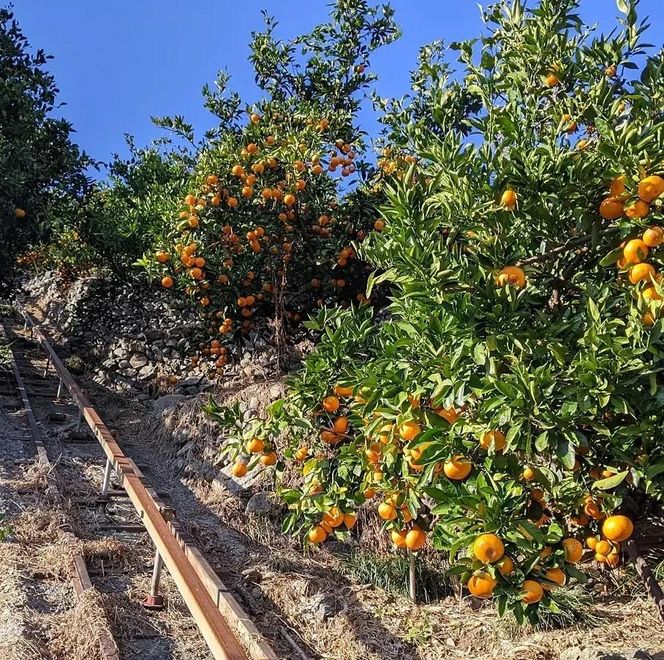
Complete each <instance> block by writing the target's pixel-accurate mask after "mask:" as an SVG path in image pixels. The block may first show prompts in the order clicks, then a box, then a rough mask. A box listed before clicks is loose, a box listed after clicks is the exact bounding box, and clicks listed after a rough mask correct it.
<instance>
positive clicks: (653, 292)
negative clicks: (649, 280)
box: [641, 286, 662, 302]
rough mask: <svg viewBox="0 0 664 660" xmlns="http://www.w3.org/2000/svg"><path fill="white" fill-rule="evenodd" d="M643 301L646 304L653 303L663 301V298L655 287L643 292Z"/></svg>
mask: <svg viewBox="0 0 664 660" xmlns="http://www.w3.org/2000/svg"><path fill="white" fill-rule="evenodd" d="M641 295H642V296H643V299H644V300H645V301H646V302H652V301H653V300H662V296H661V295H660V294H659V292H658V291H657V289H656V288H655V287H654V286H649V287H647V288H645V289H643V291H642V292H641Z"/></svg>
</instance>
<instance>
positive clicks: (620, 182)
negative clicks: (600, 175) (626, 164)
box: [609, 174, 625, 197]
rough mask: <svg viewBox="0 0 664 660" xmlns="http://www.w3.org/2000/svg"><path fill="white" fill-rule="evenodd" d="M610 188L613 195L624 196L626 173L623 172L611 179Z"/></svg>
mask: <svg viewBox="0 0 664 660" xmlns="http://www.w3.org/2000/svg"><path fill="white" fill-rule="evenodd" d="M609 190H610V191H611V195H613V197H622V196H623V195H624V194H625V175H624V174H621V175H620V176H617V177H616V178H615V179H614V180H613V181H611V185H610V186H609Z"/></svg>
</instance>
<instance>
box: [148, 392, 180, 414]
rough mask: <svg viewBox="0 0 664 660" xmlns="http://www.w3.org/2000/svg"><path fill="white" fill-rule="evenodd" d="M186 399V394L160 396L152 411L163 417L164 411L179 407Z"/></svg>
mask: <svg viewBox="0 0 664 660" xmlns="http://www.w3.org/2000/svg"><path fill="white" fill-rule="evenodd" d="M186 398H187V397H186V396H185V395H184V394H166V395H165V396H160V397H159V398H158V399H157V400H156V401H155V402H154V403H153V404H152V410H153V411H154V414H155V415H161V413H163V412H164V410H168V409H169V408H175V407H176V406H179V405H180V404H181V403H182V402H183V401H184V400H185V399H186Z"/></svg>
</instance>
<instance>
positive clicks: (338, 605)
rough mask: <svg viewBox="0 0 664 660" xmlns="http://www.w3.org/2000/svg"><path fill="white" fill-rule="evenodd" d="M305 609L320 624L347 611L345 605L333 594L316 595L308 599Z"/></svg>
mask: <svg viewBox="0 0 664 660" xmlns="http://www.w3.org/2000/svg"><path fill="white" fill-rule="evenodd" d="M306 609H307V610H308V611H310V612H311V613H312V614H313V616H314V617H315V618H316V619H317V620H318V621H321V622H324V621H327V620H328V619H330V618H332V617H333V616H336V615H337V614H341V613H342V612H345V611H346V609H347V605H346V603H344V602H343V601H342V600H341V599H340V598H338V597H337V596H335V595H334V594H329V593H328V594H316V595H315V596H313V597H312V598H310V599H309V602H308V603H307V604H306Z"/></svg>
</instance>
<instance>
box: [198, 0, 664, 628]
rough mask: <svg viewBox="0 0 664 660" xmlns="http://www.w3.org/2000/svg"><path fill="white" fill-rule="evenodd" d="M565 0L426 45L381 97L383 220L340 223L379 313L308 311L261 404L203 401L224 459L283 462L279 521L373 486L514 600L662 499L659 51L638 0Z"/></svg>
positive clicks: (430, 539)
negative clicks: (300, 336)
mask: <svg viewBox="0 0 664 660" xmlns="http://www.w3.org/2000/svg"><path fill="white" fill-rule="evenodd" d="M578 5H579V3H578V2H577V1H575V0H541V1H540V2H539V3H538V4H537V5H536V6H534V7H529V8H528V7H526V5H525V3H523V2H520V1H519V0H517V1H515V2H499V3H496V4H494V5H492V6H491V7H489V8H488V9H486V10H485V13H484V19H485V22H486V33H485V34H484V35H483V36H482V37H481V38H480V39H478V40H475V41H468V42H462V43H456V44H452V45H451V47H450V50H448V51H444V50H443V49H442V48H441V47H440V46H432V47H427V48H426V49H423V51H422V56H421V61H420V68H419V69H418V71H416V72H415V73H414V74H413V84H414V89H413V93H412V95H411V97H410V100H409V99H402V100H394V101H379V102H378V105H379V107H382V108H383V109H384V111H385V114H384V118H383V121H384V123H385V125H386V130H385V134H384V138H385V144H384V146H383V158H382V163H381V167H382V170H383V178H382V179H381V182H382V183H381V190H382V194H384V196H385V201H384V202H383V203H382V204H381V205H380V210H379V212H380V220H379V221H378V225H377V226H378V227H379V228H380V231H374V232H372V233H371V234H370V235H369V236H368V238H367V239H366V240H364V241H363V242H360V241H355V242H354V243H353V245H352V249H353V250H354V251H355V253H357V255H358V256H359V258H360V259H363V260H365V261H366V262H367V263H368V264H370V265H371V266H372V267H373V269H374V273H373V274H372V275H371V277H370V278H369V281H368V284H367V290H366V291H365V292H364V293H365V295H366V296H367V297H370V296H371V293H372V291H373V290H374V288H375V287H376V286H378V285H379V284H381V285H383V286H389V287H390V303H389V307H388V310H387V311H388V312H389V313H388V314H387V315H386V314H384V313H381V315H380V317H378V316H377V315H376V313H375V311H374V309H373V308H372V307H371V306H370V305H368V304H366V303H365V302H360V303H357V304H354V305H353V306H352V307H351V308H349V309H342V308H339V307H326V308H325V309H323V310H321V311H320V312H319V313H318V315H317V316H316V318H313V319H311V320H310V321H308V322H307V323H306V326H307V328H308V329H309V330H310V331H312V332H314V333H317V335H318V337H319V340H318V344H317V347H316V348H315V350H314V351H313V352H312V353H311V354H309V356H308V357H307V358H306V359H305V361H304V364H303V367H302V369H301V370H300V371H299V372H298V373H297V375H295V376H294V377H293V378H291V382H290V390H289V394H288V395H287V397H286V398H284V399H283V400H280V401H278V402H276V403H275V404H273V405H272V406H270V408H269V409H268V411H267V414H266V415H265V417H264V418H260V419H252V420H248V421H247V420H244V419H243V418H242V417H241V416H240V415H239V411H238V409H237V408H233V407H231V408H221V407H219V406H217V405H215V404H214V403H213V402H210V404H209V405H208V406H207V407H206V410H207V412H208V413H209V414H210V415H211V416H212V417H213V418H215V419H217V420H218V421H219V422H220V423H221V424H222V426H224V427H225V428H226V432H227V434H228V435H229V436H230V437H229V439H228V441H227V443H226V444H225V445H224V452H225V454H226V455H227V457H228V459H229V460H230V461H231V466H232V472H233V474H234V475H236V476H243V475H245V474H247V473H248V472H251V471H252V470H254V469H256V468H257V467H258V466H260V465H261V464H262V465H263V466H272V465H276V470H277V475H282V476H283V477H284V478H283V479H281V480H279V482H278V483H280V486H279V490H280V494H281V496H282V497H283V499H284V501H285V502H286V503H287V505H288V508H289V514H288V516H287V517H286V519H285V523H284V528H285V530H286V531H288V532H292V533H295V534H299V535H301V536H302V537H303V539H304V541H305V544H308V545H319V544H322V543H325V542H326V540H327V539H329V538H330V537H332V536H335V537H337V538H340V539H344V538H346V537H347V536H348V535H352V534H355V531H354V530H355V529H356V526H357V523H356V521H357V520H359V518H358V512H360V510H363V511H364V510H367V511H368V512H370V513H369V514H368V515H371V516H374V517H375V519H376V520H378V521H380V523H381V524H382V529H383V532H384V534H385V535H386V536H387V537H388V538H389V539H390V540H391V542H392V543H393V545H394V546H395V548H396V549H402V548H405V549H407V550H408V551H410V552H428V553H433V552H436V551H439V552H442V553H444V555H445V557H446V558H447V559H448V560H449V562H450V569H449V574H451V575H457V576H459V578H460V580H461V582H462V584H463V585H464V586H465V589H466V590H467V592H468V593H470V594H471V595H473V596H475V597H477V598H487V599H493V601H494V602H495V604H496V606H497V608H498V611H499V613H501V614H502V613H503V612H505V611H510V612H512V613H513V614H514V616H515V617H516V619H517V620H518V621H525V620H527V621H531V622H535V621H536V620H537V619H538V617H539V616H540V615H541V612H542V609H546V610H550V611H553V612H556V611H559V609H560V605H559V603H560V594H561V593H564V589H563V588H564V587H565V586H567V585H571V584H572V583H583V582H584V581H585V580H586V576H587V574H588V573H589V572H592V573H593V574H596V575H599V576H601V575H603V574H607V573H608V572H610V571H612V570H615V569H617V568H618V567H621V566H622V565H623V564H624V563H625V562H626V561H627V560H628V559H629V558H632V559H636V558H639V550H638V548H639V546H638V544H637V543H642V544H645V545H646V546H647V544H648V542H649V533H650V532H649V530H650V522H651V521H652V519H653V518H657V517H658V516H659V515H660V512H661V509H660V501H661V497H662V474H663V473H664V455H663V451H662V445H661V438H660V435H661V432H660V429H661V425H662V421H663V414H662V410H663V408H662V401H663V398H662V397H663V394H662V392H663V390H662V386H663V383H662V377H661V357H662V351H663V349H664V340H663V339H662V319H661V316H662V305H663V303H662V296H663V295H664V291H663V290H662V286H661V278H660V272H659V270H660V268H661V266H660V261H661V256H660V245H661V244H662V242H663V239H664V233H663V229H662V226H664V214H663V213H662V208H663V206H664V195H663V194H664V162H662V144H663V136H664V133H663V126H664V125H663V124H662V116H661V112H660V107H661V102H662V89H663V87H662V80H663V77H664V62H663V61H662V56H661V54H658V55H655V56H650V55H648V54H647V53H646V46H645V45H644V44H643V32H644V31H645V25H644V24H643V23H640V22H639V21H638V19H637V15H636V5H637V2H635V1H632V2H628V1H623V0H621V1H620V2H618V7H619V9H620V10H621V17H620V19H619V24H618V26H617V29H616V30H615V32H613V33H612V35H611V36H610V37H605V36H600V35H598V34H595V33H594V32H593V31H592V30H591V29H589V28H588V27H587V26H584V25H583V23H582V21H581V18H580V17H579V15H578V13H577V10H578ZM450 52H452V53H455V54H456V55H455V57H456V60H457V64H456V70H454V69H453V67H452V65H451V64H449V63H448V62H447V57H448V54H449V53H450ZM453 74H454V75H453ZM261 120H262V119H261ZM258 126H260V120H259V123H258ZM314 128H317V127H314ZM252 130H255V129H252ZM273 131H274V128H273V127H272V125H270V126H269V130H268V135H269V134H271V133H272V132H273ZM264 143H265V138H264V139H263V141H262V143H261V147H260V148H261V149H263V148H264V147H263V144H264ZM245 148H246V147H245ZM395 154H398V158H397V157H395V156H394V155H395ZM269 156H270V152H269V151H268V153H267V157H269ZM282 159H283V158H282ZM282 159H280V160H282ZM255 160H256V157H254V158H249V157H247V158H246V160H245V161H244V162H243V163H240V164H241V165H242V167H243V168H244V170H245V172H246V171H247V169H248V168H247V165H251V164H253V163H254V162H255ZM387 161H389V162H387ZM307 162H311V159H310V158H308V159H307ZM306 167H307V169H306V172H307V179H309V176H310V175H309V172H311V169H310V167H311V166H306ZM311 174H312V175H313V172H312V173H311ZM312 178H313V177H312ZM296 179H297V177H295V176H294V177H293V179H292V181H291V183H293V182H294V181H295V180H296ZM224 185H225V184H224ZM307 185H309V181H308V180H307ZM273 189H274V187H273V184H270V190H273ZM287 189H288V191H289V192H291V190H292V189H291V188H290V187H287ZM233 190H234V189H233ZM283 192H284V193H285V192H286V189H284V191H283ZM292 192H293V194H294V191H292ZM210 194H215V190H211V191H210ZM228 194H229V195H231V194H232V195H235V193H234V192H233V191H232V190H230V189H229V191H228ZM253 194H255V193H253ZM259 204H261V208H262V204H263V202H259ZM269 204H274V205H275V207H276V208H275V211H274V212H278V213H282V212H287V209H285V208H283V201H281V200H278V203H276V204H275V203H274V202H273V201H272V200H271V198H270V202H269ZM252 231H254V233H255V232H256V231H257V228H255V227H252ZM248 240H254V239H248ZM255 240H257V241H258V245H259V246H260V247H261V249H263V248H262V243H261V242H260V240H259V237H257V238H256V239H255ZM280 258H283V257H282V255H280ZM650 540H652V539H650ZM642 577H643V578H644V580H645V581H646V582H648V575H647V574H644V575H642ZM651 586H652V585H651ZM649 588H650V587H649ZM660 594H661V592H660ZM655 595H656V594H655Z"/></svg>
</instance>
